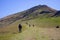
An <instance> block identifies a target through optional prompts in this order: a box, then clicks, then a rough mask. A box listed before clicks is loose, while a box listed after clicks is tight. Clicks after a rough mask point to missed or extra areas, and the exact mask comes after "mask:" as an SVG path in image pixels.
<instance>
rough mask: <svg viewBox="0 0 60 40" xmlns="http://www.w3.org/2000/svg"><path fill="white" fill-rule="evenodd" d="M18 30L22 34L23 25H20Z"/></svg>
mask: <svg viewBox="0 0 60 40" xmlns="http://www.w3.org/2000/svg"><path fill="white" fill-rule="evenodd" d="M18 29H19V33H20V32H21V31H22V25H21V24H19V25H18Z"/></svg>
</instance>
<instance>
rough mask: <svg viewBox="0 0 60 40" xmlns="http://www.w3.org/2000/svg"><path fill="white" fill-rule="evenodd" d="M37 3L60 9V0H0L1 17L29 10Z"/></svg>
mask: <svg viewBox="0 0 60 40" xmlns="http://www.w3.org/2000/svg"><path fill="white" fill-rule="evenodd" d="M36 5H48V6H49V7H51V8H54V9H56V10H60V0H0V18H2V17H5V16H7V15H11V14H14V13H17V12H20V11H23V10H27V9H29V8H31V7H33V6H36Z"/></svg>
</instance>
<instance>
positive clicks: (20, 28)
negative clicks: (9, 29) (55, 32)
mask: <svg viewBox="0 0 60 40" xmlns="http://www.w3.org/2000/svg"><path fill="white" fill-rule="evenodd" d="M26 24H28V23H26ZM32 26H33V27H34V26H35V25H34V24H33V25H32ZM29 27H31V25H30V24H29ZM56 28H59V26H56ZM18 29H19V33H20V32H22V25H21V24H19V25H18Z"/></svg>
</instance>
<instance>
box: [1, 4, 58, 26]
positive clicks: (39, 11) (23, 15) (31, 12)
mask: <svg viewBox="0 0 60 40" xmlns="http://www.w3.org/2000/svg"><path fill="white" fill-rule="evenodd" d="M56 12H57V10H55V9H52V8H50V7H48V6H47V5H38V6H35V7H32V8H30V9H28V10H25V11H22V12H18V13H16V14H12V15H9V16H6V17H4V18H2V19H0V27H2V26H6V25H9V24H11V23H13V22H15V21H17V20H19V19H31V18H35V17H38V16H40V17H43V16H44V15H46V16H47V17H51V16H55V15H57V16H58V14H56Z"/></svg>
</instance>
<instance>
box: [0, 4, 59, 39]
mask: <svg viewBox="0 0 60 40" xmlns="http://www.w3.org/2000/svg"><path fill="white" fill-rule="evenodd" d="M19 24H21V27H22V28H21V29H22V30H21V32H20V33H19ZM0 40H60V11H57V10H55V9H53V8H50V7H48V6H47V5H38V6H35V7H32V8H30V9H27V10H24V11H22V12H18V13H15V14H12V15H9V16H6V17H4V18H2V19H0Z"/></svg>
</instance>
